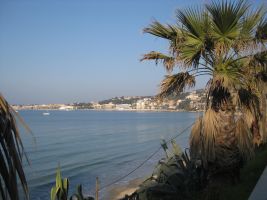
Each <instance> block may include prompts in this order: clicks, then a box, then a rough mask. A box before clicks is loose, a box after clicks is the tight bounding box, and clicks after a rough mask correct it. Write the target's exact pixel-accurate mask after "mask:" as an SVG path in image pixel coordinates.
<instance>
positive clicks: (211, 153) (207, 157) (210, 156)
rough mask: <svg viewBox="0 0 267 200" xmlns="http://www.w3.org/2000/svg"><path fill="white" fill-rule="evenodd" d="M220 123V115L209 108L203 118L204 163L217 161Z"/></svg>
mask: <svg viewBox="0 0 267 200" xmlns="http://www.w3.org/2000/svg"><path fill="white" fill-rule="evenodd" d="M219 123H220V121H219V116H218V113H217V112H216V111H214V110H213V109H211V108H209V109H208V110H207V111H206V112H205V114H204V116H203V132H202V137H203V139H202V155H203V161H204V163H205V162H207V161H214V159H215V143H216V138H217V136H218V134H219V131H220V129H219Z"/></svg>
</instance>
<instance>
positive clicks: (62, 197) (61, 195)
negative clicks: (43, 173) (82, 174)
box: [50, 167, 94, 200]
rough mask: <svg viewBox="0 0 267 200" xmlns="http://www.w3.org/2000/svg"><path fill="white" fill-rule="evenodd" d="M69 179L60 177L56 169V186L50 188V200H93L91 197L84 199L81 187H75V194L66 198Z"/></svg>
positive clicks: (58, 170)
mask: <svg viewBox="0 0 267 200" xmlns="http://www.w3.org/2000/svg"><path fill="white" fill-rule="evenodd" d="M69 185H70V183H69V179H68V178H64V179H62V177H61V172H60V168H59V167H58V169H57V173H56V185H55V186H53V187H52V188H51V192H50V199H51V200H68V199H69V200H94V198H93V197H91V196H87V197H85V196H84V195H83V192H82V185H78V186H77V192H76V193H75V194H73V195H71V196H70V198H69V197H68V193H69Z"/></svg>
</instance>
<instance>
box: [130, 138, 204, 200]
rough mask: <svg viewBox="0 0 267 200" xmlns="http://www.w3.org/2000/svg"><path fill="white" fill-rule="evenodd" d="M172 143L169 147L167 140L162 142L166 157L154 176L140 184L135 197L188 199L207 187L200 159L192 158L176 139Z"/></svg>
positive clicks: (144, 198) (160, 162)
mask: <svg viewBox="0 0 267 200" xmlns="http://www.w3.org/2000/svg"><path fill="white" fill-rule="evenodd" d="M171 143H172V149H169V148H168V147H167V144H166V142H164V141H163V142H162V146H163V149H164V150H165V151H166V158H165V159H162V160H160V161H159V163H158V165H157V166H156V167H155V170H154V172H153V174H152V176H151V177H150V178H149V179H147V180H146V181H144V182H143V183H142V184H141V185H140V187H139V189H138V190H137V191H136V193H134V194H133V196H134V197H135V196H138V198H139V199H140V200H160V199H169V200H177V199H178V200H179V199H183V200H184V199H185V200H186V199H191V197H192V196H193V195H194V194H196V193H197V191H199V190H200V189H202V188H203V187H205V176H203V173H204V172H203V168H202V167H201V165H199V164H198V162H199V161H197V160H191V159H190V157H189V156H188V153H187V152H186V151H185V152H182V151H181V148H180V147H179V146H178V145H177V144H176V142H175V141H174V140H173V141H171ZM129 199H130V198H129Z"/></svg>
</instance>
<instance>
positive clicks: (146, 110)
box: [16, 109, 204, 112]
mask: <svg viewBox="0 0 267 200" xmlns="http://www.w3.org/2000/svg"><path fill="white" fill-rule="evenodd" d="M29 110H31V111H63V112H64V111H67V112H70V111H77V110H78V111H90V110H92V111H116V112H203V111H204V110H196V111H195V110H167V109H155V110H151V109H123V110H118V109H73V110H60V109H16V111H29Z"/></svg>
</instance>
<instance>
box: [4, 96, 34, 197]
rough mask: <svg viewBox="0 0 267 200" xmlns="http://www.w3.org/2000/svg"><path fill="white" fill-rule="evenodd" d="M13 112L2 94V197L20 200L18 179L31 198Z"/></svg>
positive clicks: (26, 194) (26, 195) (22, 150)
mask: <svg viewBox="0 0 267 200" xmlns="http://www.w3.org/2000/svg"><path fill="white" fill-rule="evenodd" d="M13 112H14V111H13V110H12V108H11V106H10V105H9V104H8V102H7V101H6V100H5V99H4V97H3V96H2V95H1V94H0V146H1V154H0V176H1V178H0V180H1V184H0V197H2V199H11V200H18V199H19V192H18V183H17V180H20V182H21V184H22V188H23V190H24V192H25V197H26V198H27V199H29V197H28V186H27V181H26V178H25V174H24V171H23V167H22V156H23V155H25V153H24V149H23V144H22V141H21V139H20V135H19V131H18V128H17V126H16V122H15V117H14V114H13Z"/></svg>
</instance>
